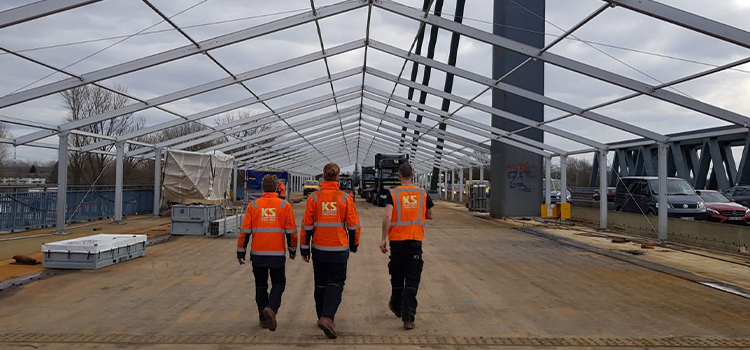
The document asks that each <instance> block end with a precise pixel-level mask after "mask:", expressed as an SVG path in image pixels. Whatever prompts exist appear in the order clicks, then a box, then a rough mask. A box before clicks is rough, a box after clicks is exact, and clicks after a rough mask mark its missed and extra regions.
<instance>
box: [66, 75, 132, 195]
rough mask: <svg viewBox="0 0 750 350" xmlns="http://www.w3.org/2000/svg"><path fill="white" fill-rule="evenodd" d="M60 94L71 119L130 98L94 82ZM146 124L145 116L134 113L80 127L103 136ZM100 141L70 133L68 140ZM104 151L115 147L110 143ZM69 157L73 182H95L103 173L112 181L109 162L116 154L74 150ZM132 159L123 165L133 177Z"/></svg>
mask: <svg viewBox="0 0 750 350" xmlns="http://www.w3.org/2000/svg"><path fill="white" fill-rule="evenodd" d="M115 89H116V90H118V91H121V92H126V91H127V89H125V88H124V87H121V86H115ZM61 95H62V98H63V107H64V108H65V109H66V110H67V111H68V116H67V118H66V119H67V120H68V121H75V120H82V119H86V118H89V117H93V116H95V115H99V114H102V113H105V112H108V111H111V110H114V109H118V108H121V107H123V106H125V105H126V104H127V102H128V98H127V97H125V96H123V95H120V94H117V93H115V92H113V91H109V90H105V89H103V88H100V87H97V86H93V85H84V86H81V87H77V88H73V89H70V90H66V91H63V92H61ZM144 123H145V121H144V119H143V118H141V117H137V116H134V115H133V114H132V113H131V114H125V115H122V116H119V117H116V118H112V119H108V120H104V121H101V122H97V123H93V124H89V125H86V126H83V127H81V128H79V130H82V131H86V132H90V133H95V134H99V135H104V136H118V135H122V134H126V133H128V132H131V131H134V130H136V129H139V128H142V127H143V125H144ZM97 141H99V140H98V139H97V138H95V137H91V136H84V135H71V136H70V138H69V141H68V142H69V144H70V145H71V146H75V147H83V146H86V145H90V144H92V143H94V142H97ZM104 150H106V151H111V150H114V146H107V147H105V148H104ZM69 157H70V158H69V160H70V161H69V163H70V167H69V169H68V170H69V173H70V177H69V178H70V183H71V184H93V183H94V182H95V181H96V179H97V178H98V177H99V176H100V174H101V175H102V177H103V180H104V181H103V182H105V183H106V182H110V183H111V182H113V180H114V176H113V174H114V167H113V166H112V167H111V168H110V169H108V166H109V165H110V163H113V157H111V156H107V155H103V154H95V153H79V152H71V153H70V155H69ZM132 162H133V161H132V160H125V164H124V166H123V169H124V170H125V174H124V175H125V176H124V177H125V179H128V178H130V176H129V174H128V173H132V172H133V170H134V169H135V168H136V166H134V165H133V164H131V163H132ZM105 171H106V172H105ZM99 183H102V180H100V182H99Z"/></svg>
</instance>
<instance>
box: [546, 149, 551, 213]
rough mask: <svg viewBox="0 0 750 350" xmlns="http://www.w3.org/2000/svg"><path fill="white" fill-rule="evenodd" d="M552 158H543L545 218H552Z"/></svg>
mask: <svg viewBox="0 0 750 350" xmlns="http://www.w3.org/2000/svg"><path fill="white" fill-rule="evenodd" d="M551 188H552V158H550V157H544V204H546V205H547V216H552V207H551V206H550V204H552V191H550V189H551Z"/></svg>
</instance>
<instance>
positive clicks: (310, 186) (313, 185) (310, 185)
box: [302, 180, 320, 196]
mask: <svg viewBox="0 0 750 350" xmlns="http://www.w3.org/2000/svg"><path fill="white" fill-rule="evenodd" d="M319 189H320V183H319V182H318V181H317V180H307V181H305V184H304V187H303V188H302V195H304V196H307V195H309V194H310V193H313V192H315V191H317V190H319Z"/></svg>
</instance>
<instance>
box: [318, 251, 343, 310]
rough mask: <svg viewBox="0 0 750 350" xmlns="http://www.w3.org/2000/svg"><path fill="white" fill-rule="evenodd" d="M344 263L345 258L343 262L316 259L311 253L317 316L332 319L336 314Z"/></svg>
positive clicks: (341, 290) (339, 299) (341, 286)
mask: <svg viewBox="0 0 750 350" xmlns="http://www.w3.org/2000/svg"><path fill="white" fill-rule="evenodd" d="M346 264H347V262H346V260H345V261H344V262H343V263H338V262H327V261H321V260H320V259H317V260H316V259H315V254H313V273H314V274H315V293H314V296H315V312H316V313H317V315H318V318H321V317H324V316H325V317H330V318H331V319H332V320H333V319H334V317H335V316H336V310H338V308H339V304H341V294H342V293H343V292H344V282H345V281H346Z"/></svg>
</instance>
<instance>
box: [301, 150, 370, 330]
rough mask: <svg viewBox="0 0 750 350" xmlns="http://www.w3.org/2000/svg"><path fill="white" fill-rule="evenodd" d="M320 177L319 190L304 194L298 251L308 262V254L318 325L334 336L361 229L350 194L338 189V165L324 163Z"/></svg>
mask: <svg viewBox="0 0 750 350" xmlns="http://www.w3.org/2000/svg"><path fill="white" fill-rule="evenodd" d="M323 180H324V181H323V183H321V184H320V190H318V191H316V192H314V193H312V194H311V195H310V196H308V197H307V206H306V207H305V216H304V219H303V220H302V226H303V229H304V230H305V232H304V233H303V234H302V238H301V242H300V248H301V249H300V252H301V254H302V259H303V260H305V262H308V263H309V262H310V254H311V253H312V261H313V271H314V277H315V278H314V279H315V292H314V297H315V312H316V313H317V315H318V328H320V329H321V330H323V332H324V333H325V335H326V336H327V337H328V338H336V337H337V334H336V323H334V317H335V316H336V311H337V310H338V307H339V304H341V293H342V292H343V291H344V282H345V281H346V267H347V261H348V260H349V252H350V251H351V252H352V253H356V252H357V248H358V247H359V236H360V231H361V228H360V227H359V216H358V215H357V210H356V208H355V207H354V198H353V196H351V195H349V194H347V193H346V192H343V191H341V190H339V167H338V165H336V164H333V163H329V164H326V166H325V167H324V168H323Z"/></svg>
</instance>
